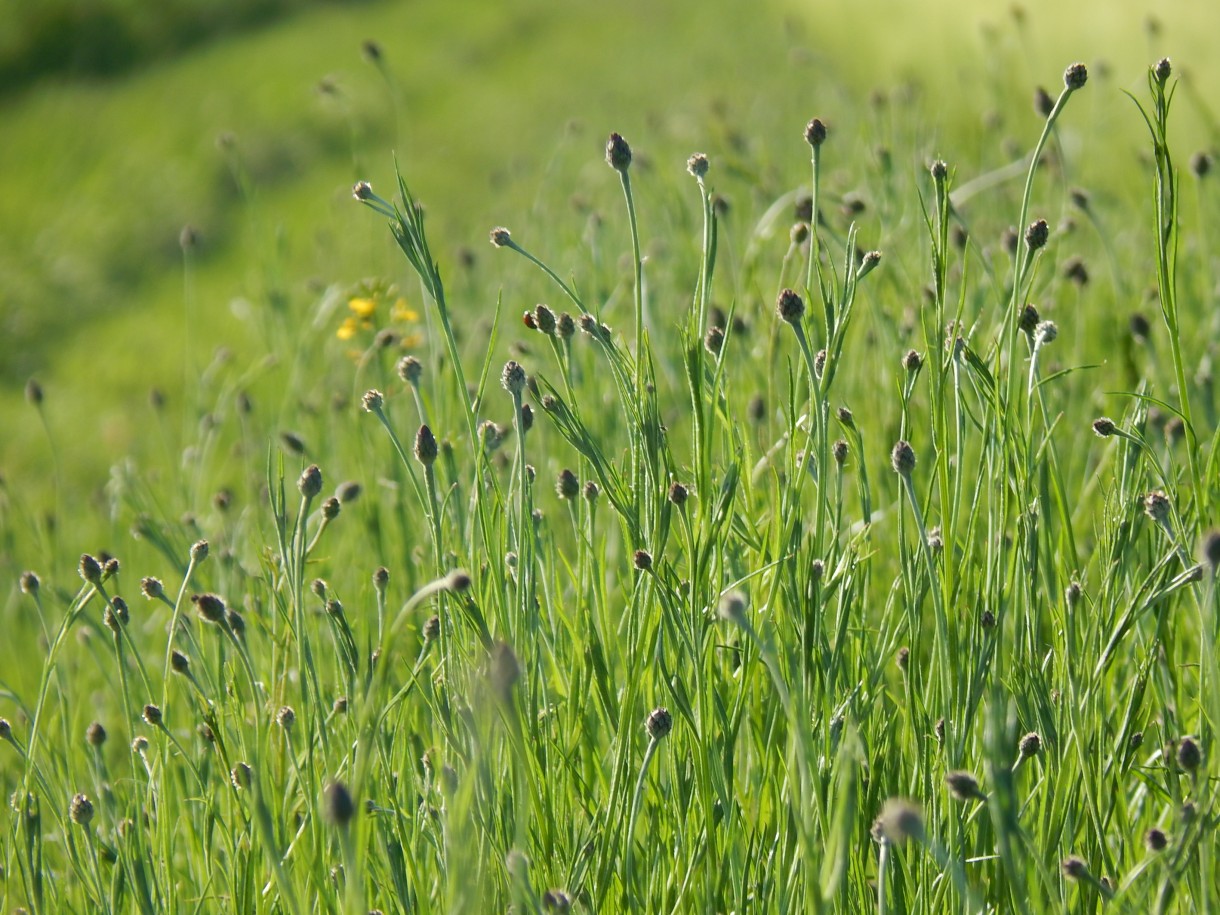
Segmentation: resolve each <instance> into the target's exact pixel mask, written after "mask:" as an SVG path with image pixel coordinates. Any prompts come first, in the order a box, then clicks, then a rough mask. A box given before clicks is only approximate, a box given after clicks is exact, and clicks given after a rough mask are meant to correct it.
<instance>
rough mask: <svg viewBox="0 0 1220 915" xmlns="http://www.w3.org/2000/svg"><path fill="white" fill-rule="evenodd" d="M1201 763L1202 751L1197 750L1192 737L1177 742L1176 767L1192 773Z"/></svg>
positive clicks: (1197, 746)
mask: <svg viewBox="0 0 1220 915" xmlns="http://www.w3.org/2000/svg"><path fill="white" fill-rule="evenodd" d="M1202 762H1203V751H1202V750H1200V749H1199V744H1198V741H1196V740H1195V739H1194V738H1193V737H1183V738H1182V739H1181V740H1179V741H1178V766H1179V767H1181V768H1182V769H1183V770H1184V771H1186V772H1194V771H1195V770H1196V769H1198V768H1199V765H1200V764H1201V763H1202Z"/></svg>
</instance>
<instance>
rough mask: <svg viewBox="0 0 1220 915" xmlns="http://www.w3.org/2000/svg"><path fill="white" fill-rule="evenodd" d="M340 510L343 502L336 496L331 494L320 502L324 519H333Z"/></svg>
mask: <svg viewBox="0 0 1220 915" xmlns="http://www.w3.org/2000/svg"><path fill="white" fill-rule="evenodd" d="M342 511H343V504H342V503H341V502H340V501H339V499H338V498H337V497H336V496H331V497H330V498H329V499H327V500H326V501H325V502H323V503H322V519H323V520H325V521H334V520H335V519H336V518H338V517H339V513H340V512H342Z"/></svg>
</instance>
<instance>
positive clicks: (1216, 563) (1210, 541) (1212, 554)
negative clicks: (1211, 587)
mask: <svg viewBox="0 0 1220 915" xmlns="http://www.w3.org/2000/svg"><path fill="white" fill-rule="evenodd" d="M1203 559H1204V561H1205V562H1206V563H1207V564H1208V565H1209V566H1211V567H1212V574H1215V573H1216V572H1217V571H1220V530H1214V531H1211V532H1210V533H1208V535H1207V536H1206V537H1204V538H1203Z"/></svg>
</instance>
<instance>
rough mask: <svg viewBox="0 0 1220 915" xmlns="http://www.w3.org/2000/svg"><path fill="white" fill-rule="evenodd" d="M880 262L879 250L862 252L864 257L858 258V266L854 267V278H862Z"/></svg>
mask: <svg viewBox="0 0 1220 915" xmlns="http://www.w3.org/2000/svg"><path fill="white" fill-rule="evenodd" d="M880 263H881V252H880V251H866V252H865V253H864V257H863V258H861V259H860V266H859V267H858V268H857V269H856V279H857V280H862V279H864V278H865V277H866V276H868V275H869V274H870V273H872V272H873V271H874V270H875V269H876V268H877V265H878V264H880Z"/></svg>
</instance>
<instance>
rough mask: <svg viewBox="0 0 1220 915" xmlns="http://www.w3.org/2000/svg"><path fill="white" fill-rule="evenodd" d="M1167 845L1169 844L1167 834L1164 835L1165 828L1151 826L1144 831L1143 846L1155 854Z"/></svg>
mask: <svg viewBox="0 0 1220 915" xmlns="http://www.w3.org/2000/svg"><path fill="white" fill-rule="evenodd" d="M1167 845H1169V836H1167V835H1165V830H1163V829H1158V828H1157V827H1155V826H1153V827H1152V828H1151V829H1149V830H1148V831H1147V832H1146V833H1144V847H1145V848H1147V849H1148V850H1149V851H1150V852H1153V853H1154V854H1155V853H1156V852H1160V851H1164V850H1165V847H1166V846H1167Z"/></svg>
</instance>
